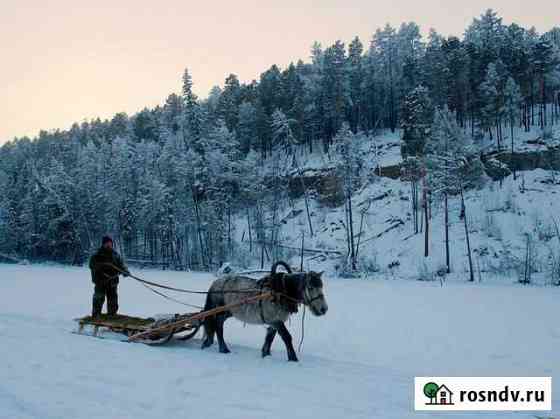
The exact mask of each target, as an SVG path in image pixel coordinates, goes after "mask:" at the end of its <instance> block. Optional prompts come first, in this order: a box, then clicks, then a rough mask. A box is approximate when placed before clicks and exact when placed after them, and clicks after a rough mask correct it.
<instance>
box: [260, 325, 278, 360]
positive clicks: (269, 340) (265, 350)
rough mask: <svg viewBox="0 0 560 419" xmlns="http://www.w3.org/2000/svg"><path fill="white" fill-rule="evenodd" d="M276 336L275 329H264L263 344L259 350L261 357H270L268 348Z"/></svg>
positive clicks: (270, 327)
mask: <svg viewBox="0 0 560 419" xmlns="http://www.w3.org/2000/svg"><path fill="white" fill-rule="evenodd" d="M275 336H276V329H275V328H274V327H272V326H269V327H268V329H266V337H265V338H264V344H263V347H262V350H261V354H262V357H263V358H264V357H265V356H269V355H270V347H271V346H272V342H273V341H274V337H275Z"/></svg>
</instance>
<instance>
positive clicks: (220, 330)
mask: <svg viewBox="0 0 560 419" xmlns="http://www.w3.org/2000/svg"><path fill="white" fill-rule="evenodd" d="M226 319H227V316H225V315H223V314H221V315H219V316H218V318H217V319H216V323H217V324H216V336H217V338H218V345H219V347H220V352H221V353H223V354H228V353H230V352H231V351H230V350H229V348H228V347H227V345H226V342H225V340H224V323H225V321H226Z"/></svg>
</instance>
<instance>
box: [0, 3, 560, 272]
mask: <svg viewBox="0 0 560 419" xmlns="http://www.w3.org/2000/svg"><path fill="white" fill-rule="evenodd" d="M186 64H187V67H188V63H186ZM178 76H179V75H178ZM193 79H196V75H191V74H190V72H189V70H188V69H185V71H184V74H183V75H182V91H181V92H180V93H179V94H176V93H172V94H170V95H169V96H168V97H167V98H166V99H165V102H164V104H163V105H161V106H157V107H155V108H153V109H148V108H146V109H143V110H141V111H140V112H138V113H136V114H134V115H127V114H125V113H118V114H116V115H114V117H113V118H111V119H110V120H100V119H95V120H91V121H86V122H81V123H75V124H74V125H72V127H71V128H70V129H68V130H56V131H50V132H47V131H41V132H40V133H39V134H38V136H36V137H35V138H27V137H24V138H15V139H13V140H12V141H9V142H7V143H6V144H4V145H3V146H2V147H0V237H1V238H2V240H0V253H1V254H4V255H10V256H13V257H16V258H20V259H27V260H30V261H56V262H61V263H71V264H82V263H83V262H84V261H85V260H86V259H87V257H88V256H89V254H91V252H92V251H93V250H94V249H95V248H96V247H97V246H98V245H99V240H100V238H101V236H102V235H104V234H110V235H112V236H113V237H114V239H115V243H116V244H117V246H118V249H119V250H120V251H121V252H122V253H123V254H124V255H125V256H126V257H127V258H128V259H130V260H136V261H149V262H151V263H152V264H156V265H157V264H162V265H164V266H171V267H174V268H176V269H197V270H214V269H216V268H217V267H219V266H220V265H221V264H223V263H224V262H228V261H230V262H235V263H239V264H243V265H249V264H250V263H249V261H253V262H256V263H260V264H261V265H263V264H264V262H265V261H268V260H271V259H275V258H277V257H280V256H283V253H282V252H284V251H285V249H286V247H290V246H291V247H293V248H296V249H297V248H298V247H299V246H300V245H302V244H301V243H300V242H295V243H284V242H282V240H281V234H280V233H281V231H282V228H283V226H284V223H283V214H285V213H286V211H289V210H291V209H293V208H295V202H296V200H298V199H301V201H300V202H301V204H302V208H303V209H304V213H303V214H304V217H305V225H304V227H302V228H303V230H305V236H306V237H313V236H314V234H315V235H316V234H317V230H318V227H319V226H318V225H317V222H316V221H314V220H313V212H314V210H315V209H316V208H317V205H319V204H318V202H317V194H316V191H315V190H314V189H313V188H311V187H309V184H308V182H307V180H306V173H307V172H306V170H307V166H306V164H308V163H309V162H310V161H314V160H321V159H322V160H323V161H326V162H327V163H326V164H325V167H328V168H329V170H330V171H329V172H328V173H329V175H332V176H336V177H337V179H340V182H339V183H340V193H341V195H342V199H341V200H340V202H338V205H344V207H345V214H346V216H345V219H344V220H343V224H344V229H345V231H347V233H346V234H347V238H348V240H347V241H348V243H347V247H346V248H345V249H338V250H339V251H340V252H341V254H342V255H345V254H346V261H347V262H346V263H347V264H348V265H349V269H350V270H358V269H360V266H359V263H357V257H356V255H355V253H356V252H357V250H358V248H359V244H358V243H356V242H355V241H356V240H359V233H361V231H360V232H358V231H357V230H360V229H361V227H360V217H359V214H356V212H355V209H353V207H352V205H353V200H352V198H353V196H354V195H355V193H356V192H357V191H358V189H359V188H360V186H362V185H363V184H364V183H367V182H370V181H374V178H375V177H376V176H377V175H376V170H375V169H376V167H375V166H376V164H375V161H374V160H375V159H374V157H373V155H372V154H369V153H368V152H363V147H362V145H363V144H369V143H370V142H371V139H372V138H381V139H383V138H384V135H386V134H387V135H390V134H394V135H398V136H399V139H400V147H399V148H400V150H399V151H400V154H401V158H402V161H401V162H400V163H399V164H400V167H401V173H402V176H401V180H402V181H403V182H410V183H411V187H412V193H411V197H410V200H411V208H412V215H411V217H412V218H413V221H414V226H415V227H414V229H415V231H414V232H415V233H417V234H418V233H419V230H420V228H419V226H420V225H421V223H424V225H425V226H427V225H428V223H429V218H430V217H431V213H430V212H429V211H428V209H429V201H430V200H433V201H439V202H444V203H445V207H446V208H447V200H448V197H449V196H451V195H452V196H453V197H456V196H459V197H462V196H463V193H464V191H465V190H468V189H470V188H476V187H478V186H477V185H478V184H479V183H480V182H481V180H480V179H481V178H482V177H484V173H483V172H484V168H483V167H482V165H481V158H483V157H484V154H485V153H487V152H490V151H494V152H495V151H497V152H500V151H508V152H510V153H511V154H512V155H513V154H515V153H516V145H515V141H514V137H515V136H516V135H520V134H521V133H523V132H530V131H532V130H533V131H535V132H538V133H539V136H540V138H541V139H546V138H550V137H551V136H552V132H553V127H555V126H556V125H557V124H558V123H559V122H560V27H555V28H553V29H551V30H550V31H548V32H546V33H542V34H540V33H538V32H537V31H536V30H535V29H534V28H523V27H520V26H518V25H517V24H515V23H512V24H510V25H505V24H504V23H503V21H502V19H501V18H500V17H499V16H498V15H497V14H496V12H494V11H492V10H488V11H486V12H484V13H483V14H482V15H481V16H479V17H477V18H475V19H473V21H472V23H471V24H470V26H468V27H467V28H466V29H465V31H464V34H463V36H462V37H461V38H459V37H455V36H449V37H444V36H442V35H440V34H438V33H437V32H436V31H434V30H431V31H430V32H429V34H428V35H427V37H424V36H422V33H421V29H420V28H419V26H418V25H417V24H415V23H414V22H410V23H403V24H402V25H401V26H400V27H399V28H393V27H391V26H390V25H387V26H385V27H384V28H382V29H378V30H377V31H375V33H374V34H372V36H371V39H370V40H368V41H366V43H364V42H363V41H362V40H360V39H359V38H358V37H356V38H354V39H352V40H350V42H349V43H345V42H343V41H336V42H335V43H334V44H333V45H330V46H326V47H323V46H322V45H321V44H319V43H315V44H314V45H313V46H312V48H311V52H310V57H309V58H304V59H301V60H299V61H297V62H296V63H290V64H288V65H287V66H284V67H281V66H278V65H272V66H271V67H270V68H269V69H266V70H265V71H263V72H262V74H261V75H260V78H259V79H258V80H253V81H251V82H249V83H242V82H240V80H239V78H238V76H236V75H235V74H230V75H228V76H227V77H226V78H225V81H224V83H223V86H221V87H214V88H213V89H212V90H211V91H210V92H209V94H208V97H207V98H198V97H197V96H196V95H195V94H194V93H193ZM76 94H79V92H77V93H76ZM372 153H373V151H372ZM331 169H332V170H331ZM329 175H327V176H329ZM294 185H296V186H297V188H296V189H298V190H299V194H294V191H293V189H294ZM296 195H297V196H296ZM331 204H332V203H331ZM332 205H334V204H332ZM463 210H465V207H464V205H463ZM420 217H424V219H423V221H422V220H420ZM465 220H466V217H465ZM468 228H469V227H468V226H467V224H466V221H465V231H466V232H467V235H468ZM424 229H425V230H427V228H426V227H425V228H424ZM426 240H430V237H429V236H428V235H427V233H426ZM447 243H448V241H447ZM302 247H303V245H302ZM326 247H327V248H328V247H329V246H326ZM426 251H427V245H426ZM471 264H472V262H471ZM447 267H448V268H449V261H448V265H447ZM471 276H472V266H471Z"/></svg>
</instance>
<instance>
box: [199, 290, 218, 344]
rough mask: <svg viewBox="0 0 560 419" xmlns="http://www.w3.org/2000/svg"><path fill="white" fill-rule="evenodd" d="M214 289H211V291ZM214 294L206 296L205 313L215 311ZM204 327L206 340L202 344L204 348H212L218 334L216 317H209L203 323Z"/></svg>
mask: <svg viewBox="0 0 560 419" xmlns="http://www.w3.org/2000/svg"><path fill="white" fill-rule="evenodd" d="M211 289H212V288H210V290H211ZM212 297H213V294H212V293H211V292H209V293H208V294H206V302H205V303H204V311H207V310H211V309H213V308H214V307H215V306H216V304H215V303H214V301H213V298H212ZM202 326H203V327H204V340H203V343H202V348H206V347H208V346H211V345H212V343H213V342H214V334H215V333H216V317H215V316H208V317H206V318H204V320H203V321H202Z"/></svg>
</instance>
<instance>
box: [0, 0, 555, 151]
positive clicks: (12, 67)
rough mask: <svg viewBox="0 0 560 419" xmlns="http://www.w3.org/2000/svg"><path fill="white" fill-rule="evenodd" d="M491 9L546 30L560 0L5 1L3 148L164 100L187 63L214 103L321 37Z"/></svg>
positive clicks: (434, 23) (0, 78)
mask: <svg viewBox="0 0 560 419" xmlns="http://www.w3.org/2000/svg"><path fill="white" fill-rule="evenodd" d="M487 8H493V9H495V10H497V11H498V13H499V14H500V16H502V17H503V18H504V21H505V23H510V22H512V21H515V22H517V23H518V24H520V25H522V26H526V27H530V26H535V27H536V28H537V30H538V31H539V32H543V31H546V30H549V29H550V28H552V27H553V26H554V25H557V24H558V23H559V17H560V2H559V1H557V0H531V1H520V0H463V1H455V0H447V1H443V0H409V1H405V0H386V1H383V0H322V1H319V0H283V1H281V2H280V1H278V2H274V1H266V0H260V1H257V0H228V1H213V0H203V1H191V0H162V1H159V2H158V1H154V0H149V1H146V0H118V1H114V0H113V1H108V0H96V1H87V2H86V1H83V0H35V1H30V0H0V115H1V117H0V143H3V142H5V141H7V140H10V139H12V138H13V137H21V136H24V135H29V136H32V135H36V134H37V133H38V131H39V130H40V129H47V130H50V129H54V128H61V129H67V128H69V127H70V125H71V124H72V123H73V122H81V121H83V120H85V119H92V118H95V117H101V118H102V119H104V118H108V117H111V116H112V115H113V114H115V113H116V112H127V113H128V114H133V113H134V112H136V111H138V110H140V109H142V108H143V107H145V106H148V107H152V106H155V105H158V104H161V103H163V101H164V100H165V97H166V96H167V95H168V94H169V93H172V92H179V91H180V86H181V74H182V71H183V69H184V68H185V67H188V68H189V70H190V72H191V74H192V76H193V81H194V87H195V91H196V92H197V93H198V94H199V95H200V96H203V97H205V96H206V95H207V93H208V91H209V90H210V88H211V87H212V86H214V85H217V84H219V85H222V84H223V81H224V79H225V77H226V76H227V75H228V74H230V73H235V74H237V75H238V76H239V78H240V79H241V80H242V81H250V80H252V79H255V78H258V77H259V75H260V73H261V72H263V71H264V70H266V69H267V68H269V67H270V66H271V65H272V64H275V63H276V64H279V65H281V66H282V67H284V66H285V65H286V64H288V63H289V62H290V61H296V60H297V59H299V58H303V59H305V60H307V58H308V56H309V50H310V47H311V45H312V43H313V41H315V40H317V41H319V42H321V43H322V44H323V45H324V46H325V45H329V44H331V43H332V42H334V41H335V40H337V39H341V40H342V41H344V42H346V43H347V42H349V41H350V40H351V39H352V38H353V37H354V36H355V35H358V36H360V38H361V39H362V42H364V44H365V45H367V44H368V43H369V40H370V38H371V35H372V34H373V32H374V31H375V29H376V28H378V27H382V26H384V25H385V23H390V24H392V25H393V26H396V27H398V26H399V25H400V23H401V22H403V21H415V22H416V23H418V24H419V25H420V27H421V28H422V30H423V32H427V30H428V29H429V28H432V27H433V28H435V29H436V30H437V31H438V32H440V33H442V34H444V35H449V34H455V35H462V33H463V31H464V29H465V27H466V26H467V25H468V24H469V23H470V22H471V21H472V18H473V17H475V16H479V15H480V14H481V13H482V12H483V11H484V10H486V9H487Z"/></svg>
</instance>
